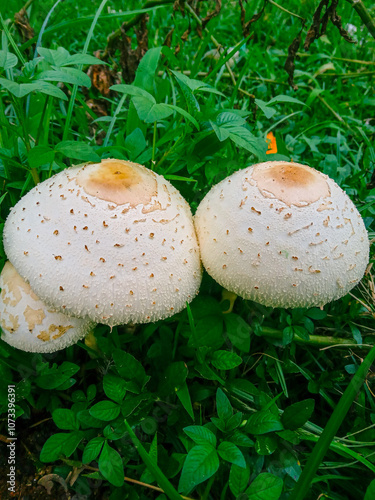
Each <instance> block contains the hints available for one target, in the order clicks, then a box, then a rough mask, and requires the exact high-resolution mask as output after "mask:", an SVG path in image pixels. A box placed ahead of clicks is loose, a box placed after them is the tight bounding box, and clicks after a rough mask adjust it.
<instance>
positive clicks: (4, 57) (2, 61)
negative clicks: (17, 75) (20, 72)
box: [0, 50, 18, 69]
mask: <svg viewBox="0 0 375 500" xmlns="http://www.w3.org/2000/svg"><path fill="white" fill-rule="evenodd" d="M17 63H18V58H17V56H16V55H14V54H12V53H11V52H6V51H5V50H0V68H4V69H10V68H14V66H17Z"/></svg>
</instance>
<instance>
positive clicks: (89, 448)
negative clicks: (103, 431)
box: [82, 436, 105, 464]
mask: <svg viewBox="0 0 375 500" xmlns="http://www.w3.org/2000/svg"><path fill="white" fill-rule="evenodd" d="M104 441H105V439H104V437H100V436H98V437H94V438H93V439H91V440H90V441H89V442H88V443H87V445H86V446H85V449H84V450H83V456H82V462H83V463H84V464H89V463H90V462H92V461H93V460H96V459H97V457H98V455H99V453H100V450H101V449H102V446H103V443H104Z"/></svg>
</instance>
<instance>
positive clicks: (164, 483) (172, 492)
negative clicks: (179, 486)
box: [124, 420, 182, 500]
mask: <svg viewBox="0 0 375 500" xmlns="http://www.w3.org/2000/svg"><path fill="white" fill-rule="evenodd" d="M124 423H125V427H126V430H127V431H128V432H129V434H130V437H131V439H132V441H133V443H134V446H135V448H136V450H137V451H138V453H139V455H140V456H141V459H142V460H143V462H144V464H145V465H146V467H147V468H148V470H149V471H150V472H151V474H152V475H153V476H154V477H155V479H156V481H157V482H158V484H159V485H160V486H161V488H163V490H164V493H165V494H166V495H167V496H168V497H169V498H170V499H171V500H181V498H182V497H181V495H179V494H178V492H177V490H176V489H175V488H174V486H173V485H172V484H171V483H170V482H169V481H168V479H167V478H166V477H165V476H164V474H163V472H162V471H161V470H160V469H159V467H158V466H157V465H156V463H155V462H154V460H153V459H152V458H151V457H150V456H149V454H148V453H147V451H146V450H145V449H144V448H143V446H142V444H141V442H140V441H139V439H138V438H137V436H136V435H135V434H134V432H133V429H132V428H131V427H130V425H129V424H128V422H127V421H126V420H124Z"/></svg>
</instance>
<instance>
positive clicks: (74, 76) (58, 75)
mask: <svg viewBox="0 0 375 500" xmlns="http://www.w3.org/2000/svg"><path fill="white" fill-rule="evenodd" d="M36 80H43V81H48V82H63V83H71V84H72V85H82V86H83V87H87V88H90V87H91V80H90V77H89V76H87V75H86V73H84V72H83V71H80V70H78V69H75V68H65V69H63V70H62V69H60V70H47V71H42V72H41V73H38V75H37V76H36Z"/></svg>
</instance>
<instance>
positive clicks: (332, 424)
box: [289, 347, 375, 500]
mask: <svg viewBox="0 0 375 500" xmlns="http://www.w3.org/2000/svg"><path fill="white" fill-rule="evenodd" d="M374 360H375V347H373V348H372V349H371V351H370V352H369V353H368V355H367V356H366V358H365V359H364V361H363V363H362V364H361V366H360V367H359V368H358V370H357V373H356V374H355V375H354V377H353V378H352V380H351V381H350V384H349V385H348V387H347V388H346V390H345V392H344V394H343V395H342V396H341V399H340V401H339V403H338V405H337V406H336V408H335V410H334V412H333V413H332V415H331V418H330V419H329V420H328V423H327V425H326V426H325V428H324V431H323V432H322V435H321V436H320V438H319V441H318V442H317V444H316V445H315V448H314V450H313V451H312V453H311V455H310V457H309V459H308V460H307V462H306V465H305V467H304V469H303V471H302V474H301V476H300V478H299V479H298V482H297V484H296V486H295V488H294V489H293V491H292V494H291V496H290V498H289V500H303V498H305V496H306V495H307V493H308V491H309V488H310V483H311V481H312V480H313V478H314V476H315V474H316V471H317V470H318V467H319V465H320V463H321V461H322V460H323V458H324V456H325V454H326V452H327V450H328V448H329V446H330V444H331V441H332V439H333V438H334V436H335V435H336V433H337V431H338V430H339V427H340V425H341V424H342V422H343V420H344V418H345V417H346V414H347V413H348V411H349V408H350V407H351V405H352V403H353V401H354V399H355V397H356V395H357V393H358V391H359V390H360V388H361V387H362V385H363V383H364V380H365V378H366V375H367V372H368V371H369V369H370V367H371V364H372V363H373V361H374Z"/></svg>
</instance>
